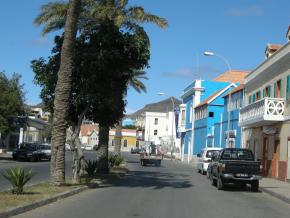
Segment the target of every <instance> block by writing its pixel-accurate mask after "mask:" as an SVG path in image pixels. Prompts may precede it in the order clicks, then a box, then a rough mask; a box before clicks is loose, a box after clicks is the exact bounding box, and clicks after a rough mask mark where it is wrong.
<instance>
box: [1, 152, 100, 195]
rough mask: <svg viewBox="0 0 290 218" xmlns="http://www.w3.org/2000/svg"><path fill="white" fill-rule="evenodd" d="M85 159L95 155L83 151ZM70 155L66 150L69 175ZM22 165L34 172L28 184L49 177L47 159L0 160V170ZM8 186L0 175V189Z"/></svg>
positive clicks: (68, 174) (67, 172) (70, 170)
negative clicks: (33, 160) (34, 160)
mask: <svg viewBox="0 0 290 218" xmlns="http://www.w3.org/2000/svg"><path fill="white" fill-rule="evenodd" d="M84 154H85V157H86V159H92V158H94V156H95V152H94V151H85V152H84ZM71 164H72V155H71V152H70V151H66V176H71V174H72V168H71ZM20 166H23V167H24V169H25V170H29V169H32V171H33V172H35V173H36V174H35V176H34V177H33V178H32V180H31V181H30V182H28V184H36V183H39V182H43V181H46V180H48V179H49V174H50V171H49V170H50V162H49V161H44V160H43V161H38V162H28V161H13V160H5V161H4V160H2V161H1V162H0V172H3V171H4V170H6V169H9V168H14V167H20ZM9 188H10V183H9V182H8V181H7V180H6V179H4V177H3V176H2V175H0V191H3V190H6V189H9Z"/></svg>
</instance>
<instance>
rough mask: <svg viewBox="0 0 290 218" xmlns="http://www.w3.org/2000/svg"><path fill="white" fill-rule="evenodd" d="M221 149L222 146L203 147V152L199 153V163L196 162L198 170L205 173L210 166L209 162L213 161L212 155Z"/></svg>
mask: <svg viewBox="0 0 290 218" xmlns="http://www.w3.org/2000/svg"><path fill="white" fill-rule="evenodd" d="M221 149H222V148H218V147H208V148H204V149H202V150H201V152H200V153H199V154H197V163H196V168H197V171H198V172H200V173H201V174H203V175H205V174H206V171H207V168H208V164H209V163H210V162H211V157H212V155H213V153H214V152H216V151H220V150H221Z"/></svg>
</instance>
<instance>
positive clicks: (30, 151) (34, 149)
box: [12, 143, 44, 161]
mask: <svg viewBox="0 0 290 218" xmlns="http://www.w3.org/2000/svg"><path fill="white" fill-rule="evenodd" d="M43 155H44V153H43V152H41V151H40V149H39V145H37V144H34V143H22V144H21V145H20V146H19V148H17V149H15V150H14V151H13V152H12V158H13V160H29V161H36V160H40V159H41V156H43Z"/></svg>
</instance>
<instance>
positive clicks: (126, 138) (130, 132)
mask: <svg viewBox="0 0 290 218" xmlns="http://www.w3.org/2000/svg"><path fill="white" fill-rule="evenodd" d="M118 137H121V149H122V150H130V149H131V148H135V147H136V145H137V137H136V129H122V134H121V136H116V129H110V134H109V147H111V148H112V147H114V143H115V140H116V139H117V138H118Z"/></svg>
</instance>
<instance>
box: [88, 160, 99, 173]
mask: <svg viewBox="0 0 290 218" xmlns="http://www.w3.org/2000/svg"><path fill="white" fill-rule="evenodd" d="M97 169H98V162H97V160H93V161H91V160H89V161H86V166H85V171H86V172H87V174H88V175H89V177H94V175H95V174H96V172H97Z"/></svg>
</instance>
